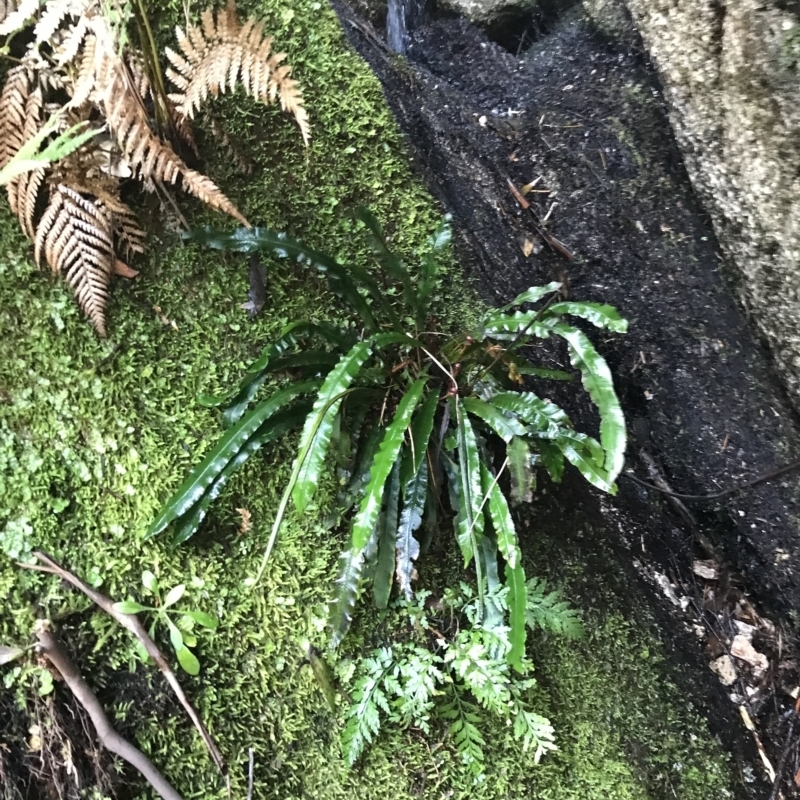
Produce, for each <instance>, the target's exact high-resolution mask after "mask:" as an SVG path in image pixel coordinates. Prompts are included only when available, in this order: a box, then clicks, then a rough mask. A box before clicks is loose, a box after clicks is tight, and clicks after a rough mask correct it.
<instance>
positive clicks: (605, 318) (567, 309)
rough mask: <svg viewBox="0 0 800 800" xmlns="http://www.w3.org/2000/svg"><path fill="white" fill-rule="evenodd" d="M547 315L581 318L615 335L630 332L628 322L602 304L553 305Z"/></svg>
mask: <svg viewBox="0 0 800 800" xmlns="http://www.w3.org/2000/svg"><path fill="white" fill-rule="evenodd" d="M545 314H546V315H547V316H556V315H558V314H570V315H571V316H573V317H581V318H582V319H585V320H587V321H588V322H591V323H592V325H595V326H596V327H598V328H607V329H608V330H610V331H614V332H615V333H626V332H627V330H628V321H627V320H626V319H623V318H622V317H621V316H620V315H619V313H618V311H617V309H616V308H614V306H607V305H604V304H602V303H590V302H585V303H576V302H564V303H553V305H551V306H550V308H548V309H547V311H546V312H545Z"/></svg>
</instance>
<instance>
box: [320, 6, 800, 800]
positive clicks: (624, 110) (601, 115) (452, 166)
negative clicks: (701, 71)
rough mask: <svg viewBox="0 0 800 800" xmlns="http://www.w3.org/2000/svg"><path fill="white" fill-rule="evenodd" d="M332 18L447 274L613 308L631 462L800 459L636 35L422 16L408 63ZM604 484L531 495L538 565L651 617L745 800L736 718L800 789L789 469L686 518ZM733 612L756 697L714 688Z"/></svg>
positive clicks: (722, 477)
mask: <svg viewBox="0 0 800 800" xmlns="http://www.w3.org/2000/svg"><path fill="white" fill-rule="evenodd" d="M333 5H334V7H335V9H336V10H337V13H338V14H339V16H340V18H341V20H342V24H343V27H344V29H345V31H346V33H347V35H348V36H349V38H350V40H351V42H352V44H353V46H354V47H355V48H356V49H357V50H358V51H359V52H360V53H361V55H362V56H363V57H364V58H365V59H366V60H367V61H368V62H369V64H370V65H371V67H372V68H373V70H374V71H375V73H376V74H377V75H378V77H379V78H380V80H381V82H382V84H383V86H384V91H385V94H386V97H387V100H388V102H389V104H390V105H391V107H392V109H393V111H394V113H395V115H396V117H397V120H398V122H399V124H400V126H401V127H402V129H403V130H404V132H405V134H406V137H407V140H408V143H409V145H410V148H411V150H412V153H413V155H414V159H415V162H416V165H417V168H418V170H419V172H420V174H421V175H422V176H423V177H424V179H425V180H426V182H427V184H428V186H429V188H430V190H431V191H432V193H433V194H434V195H436V196H437V197H438V198H439V199H440V200H441V202H442V204H443V205H444V207H445V209H446V210H447V211H448V212H449V213H451V214H452V215H453V223H454V228H455V231H456V236H455V244H456V250H457V253H458V256H459V259H460V263H461V264H462V266H463V269H464V271H465V273H466V275H467V276H468V278H470V279H471V280H473V281H474V282H475V284H476V285H477V287H478V288H479V290H480V291H481V293H482V294H483V296H484V297H485V299H486V300H487V301H488V302H490V303H493V304H500V303H504V302H508V301H509V300H510V299H511V298H512V297H513V296H514V295H516V294H517V293H518V292H520V291H521V290H523V289H525V288H527V287H528V286H531V285H534V284H541V283H543V282H546V281H549V280H553V279H556V280H561V281H563V282H564V283H565V284H566V285H567V286H568V288H569V292H570V294H571V296H572V297H573V298H575V299H580V300H594V301H601V302H606V303H611V304H613V305H614V306H616V307H617V308H618V309H619V310H620V312H621V313H622V314H623V315H624V316H625V317H626V318H627V319H628V320H629V322H630V330H629V333H628V334H627V335H625V336H618V335H610V336H605V337H602V336H601V337H598V336H596V335H595V336H594V340H595V342H596V343H597V344H598V347H599V349H600V350H601V352H602V353H603V355H604V356H605V357H606V359H607V360H608V362H609V363H610V365H611V368H612V370H613V372H614V375H615V380H616V383H617V387H618V391H619V394H620V395H621V400H622V403H623V408H624V411H625V414H626V417H627V419H628V421H629V423H630V428H631V442H630V444H629V450H628V454H627V461H626V471H629V472H630V473H632V474H634V475H636V476H638V477H639V478H640V479H643V480H650V481H651V480H664V481H666V483H667V485H669V486H671V487H672V488H673V490H675V491H678V492H682V493H686V494H699V495H705V494H711V493H715V492H719V491H720V490H723V489H726V488H728V487H732V486H736V485H739V484H741V483H744V482H746V481H748V480H750V479H751V478H753V477H755V476H758V475H761V474H764V473H767V472H769V471H771V470H773V469H775V468H776V467H778V466H781V465H782V464H786V463H788V462H790V461H792V460H793V459H796V458H797V454H798V453H800V425H799V424H798V417H797V415H796V413H795V412H794V411H793V409H792V408H791V406H790V405H789V402H788V400H787V398H786V396H785V393H784V392H783V390H782V388H781V386H780V383H779V382H778V380H777V378H776V376H775V374H774V373H773V370H772V369H771V366H770V360H769V354H768V352H767V351H766V350H765V349H764V348H763V347H762V346H761V344H760V343H759V342H758V341H757V340H756V339H755V337H754V334H753V332H752V330H751V328H750V327H749V326H748V323H747V320H746V319H745V317H744V316H743V314H742V313H741V311H740V309H739V308H738V306H737V305H736V303H735V300H734V298H733V296H732V294H731V291H730V289H729V287H728V285H727V284H726V281H725V268H724V264H723V262H722V260H721V256H720V255H719V248H718V246H717V243H716V241H715V237H714V233H713V230H712V228H711V224H710V221H709V219H708V217H707V216H706V215H705V213H704V212H703V209H702V207H701V206H700V205H699V203H698V201H697V200H696V198H695V196H694V195H693V193H692V189H691V185H690V182H689V179H688V177H687V175H686V172H685V170H684V167H683V163H682V160H681V156H680V152H679V151H678V148H677V146H676V144H675V141H674V139H673V137H672V134H671V130H670V127H669V119H668V110H667V108H666V105H665V102H664V100H663V96H662V92H661V87H660V85H659V82H658V80H657V76H656V74H655V71H654V69H653V68H652V66H651V65H650V64H649V63H648V60H647V57H646V53H645V52H644V49H643V47H642V45H641V42H640V41H637V39H636V38H635V36H633V35H631V36H630V37H629V38H628V39H625V40H619V39H618V40H610V39H608V38H606V37H604V36H603V35H601V33H600V32H598V31H597V30H596V29H595V28H594V27H593V25H592V24H591V23H590V22H589V21H588V19H587V18H585V16H584V15H583V12H582V9H581V7H580V5H575V4H569V3H567V4H566V6H568V8H567V10H566V11H565V12H564V13H563V14H561V16H558V15H557V14H553V15H551V16H550V17H549V18H548V20H547V21H546V22H547V24H546V25H542V24H539V25H534V24H528V25H527V27H522V28H518V29H517V30H514V31H511V30H505V31H502V32H500V33H499V34H498V32H497V31H495V32H493V33H494V35H495V39H497V40H498V41H500V42H502V43H504V44H505V45H506V47H503V46H501V44H498V41H494V40H493V39H491V38H489V36H487V35H486V34H485V33H484V32H482V31H481V30H478V29H477V28H475V27H474V26H472V25H470V24H469V23H468V22H466V21H465V20H463V19H461V18H456V17H450V16H438V17H437V16H435V15H427V16H424V17H423V18H421V19H419V20H418V22H417V26H416V28H415V30H414V31H413V32H412V33H411V35H410V40H409V42H410V43H409V47H408V51H407V55H406V57H404V58H401V57H399V56H397V55H395V54H393V53H391V52H390V51H389V50H388V49H387V47H386V46H385V44H384V32H383V30H382V28H381V19H380V18H379V17H373V18H370V17H369V15H364V16H360V15H359V13H358V12H359V10H360V9H356V10H354V9H353V8H352V7H351V6H348V5H346V4H344V3H342V2H339V0H333ZM509 46H511V48H512V49H511V50H509V49H508V47H509ZM508 180H511V181H512V182H513V183H514V184H515V185H516V186H517V187H520V186H522V185H524V184H527V183H529V182H531V181H534V180H538V182H537V183H536V186H535V187H534V191H532V192H531V193H530V194H528V195H527V197H528V199H529V200H530V201H531V203H532V205H533V210H534V211H535V212H536V214H537V215H538V218H539V220H545V219H546V220H547V222H546V226H547V229H548V231H549V232H550V233H551V234H552V235H553V236H555V237H557V239H558V241H560V242H561V243H563V244H564V245H565V246H566V248H567V249H568V250H569V252H570V253H571V255H572V259H571V260H568V259H567V258H565V257H564V254H563V253H559V252H557V249H553V248H551V247H548V245H547V244H545V243H544V241H543V240H542V239H541V237H540V236H539V235H538V234H537V232H536V230H535V228H534V226H533V225H532V219H531V218H530V217H529V216H527V215H526V214H523V213H522V212H521V211H520V208H519V206H518V204H517V202H516V201H515V200H514V198H513V197H512V195H511V193H510V191H509V188H508V185H507V181H508ZM540 190H549V191H540ZM531 250H532V252H530V251H531ZM526 252H530V255H526V254H525V253H526ZM548 391H549V389H548ZM552 392H553V394H551V395H549V396H551V397H553V399H559V401H560V402H562V403H564V404H565V405H567V406H568V407H569V410H570V412H571V415H572V416H573V419H574V420H575V421H576V426H578V427H584V426H591V425H596V420H595V419H594V416H593V412H592V409H591V408H590V407H589V405H588V403H586V404H581V405H576V404H575V401H574V400H572V401H570V399H569V393H565V394H564V396H563V397H562V396H561V394H560V393H559V390H558V388H557V387H552ZM570 402H571V403H572V405H570ZM619 484H620V491H619V494H618V495H617V496H616V497H614V498H609V497H605V496H600V495H598V494H597V493H596V492H595V491H594V490H592V489H591V488H587V486H585V485H584V484H583V482H581V481H578V480H571V479H567V480H565V482H564V484H563V485H562V486H560V487H559V488H558V490H557V491H550V492H546V493H540V495H539V497H538V498H537V500H536V503H535V508H534V511H533V519H535V523H536V525H535V527H536V530H537V531H538V532H539V533H541V532H547V533H548V534H550V536H549V539H550V541H551V542H556V543H557V547H554V548H552V549H551V552H553V553H557V552H558V548H569V549H571V550H575V551H576V552H579V553H580V554H581V558H583V560H584V561H585V562H586V563H587V564H591V565H592V569H593V570H595V572H596V574H597V576H598V581H600V582H604V583H606V584H610V585H613V586H614V587H615V591H616V592H617V594H618V596H619V597H620V598H621V602H624V603H627V604H628V605H629V608H630V610H631V612H635V609H637V608H639V607H646V608H647V609H648V610H649V611H650V612H651V613H652V614H653V615H655V617H656V619H657V620H658V622H659V635H660V636H661V638H662V639H663V640H664V641H665V642H666V643H667V645H668V649H669V650H670V652H671V653H672V654H673V656H674V665H673V666H674V669H675V673H676V677H677V680H678V681H679V683H680V684H681V686H682V688H683V690H684V691H685V692H686V695H687V697H689V698H690V699H691V701H692V702H693V703H694V704H695V705H696V707H697V708H698V709H700V710H701V712H702V713H703V714H704V716H705V717H706V719H707V720H708V724H709V727H710V729H711V730H712V731H713V732H714V733H715V734H716V735H718V736H719V738H720V739H721V740H722V741H723V742H724V744H725V745H726V747H727V748H728V749H729V750H730V751H731V752H732V753H733V754H734V757H735V758H736V760H737V763H738V764H739V766H740V771H741V774H742V776H743V780H742V785H741V796H742V797H765V798H766V797H769V796H770V795H771V790H772V787H771V785H770V782H769V781H767V780H766V779H764V778H763V777H759V778H757V779H755V780H753V779H752V777H750V778H748V776H752V775H757V776H762V775H763V768H762V765H761V761H760V757H759V755H758V753H757V750H756V744H755V737H754V736H753V734H752V733H751V732H750V731H748V730H747V728H746V727H745V726H744V724H743V722H742V716H741V712H740V709H739V706H742V707H744V709H745V710H746V711H747V713H748V716H749V717H750V718H751V719H752V720H753V722H754V723H755V725H756V727H757V730H758V732H759V734H760V739H761V741H762V743H763V745H764V747H765V750H766V754H767V756H768V758H769V759H770V761H771V763H772V764H773V765H774V766H775V767H776V768H777V767H779V766H782V768H783V775H784V777H783V780H782V782H781V785H782V791H783V795H782V796H784V797H790V796H798V794H797V789H796V787H795V785H794V781H793V780H792V778H793V777H794V775H795V772H796V770H797V769H798V767H800V764H797V763H795V762H796V761H797V754H796V750H797V748H796V747H790V745H792V741H791V735H792V732H793V731H794V730H795V729H796V727H797V726H795V725H794V718H793V717H792V716H791V712H792V708H793V706H794V700H793V699H792V697H791V696H790V695H789V693H788V692H789V690H790V689H791V688H792V687H793V686H796V685H797V667H796V664H797V659H796V656H795V654H796V652H797V637H796V632H797V623H798V618H797V614H796V611H795V609H798V608H800V578H798V575H800V572H798V567H799V566H800V549H798V546H797V533H798V527H799V525H798V519H799V518H800V514H799V513H798V502H799V501H800V481H799V479H798V473H797V472H793V473H788V474H786V475H783V476H781V477H780V478H778V479H775V480H771V481H767V482H765V483H762V484H760V485H758V486H757V487H754V488H752V489H750V490H748V491H744V492H740V493H737V494H734V495H731V496H729V497H726V498H722V499H720V500H717V501H690V500H686V501H684V506H683V508H681V507H680V506H679V504H677V503H675V502H673V501H671V500H670V499H669V498H667V497H666V496H665V495H663V494H659V493H657V492H654V491H651V490H648V489H645V488H643V487H642V486H640V485H637V484H635V483H633V482H632V481H630V480H628V479H626V478H624V477H622V478H621V479H620V481H619ZM601 544H602V546H601ZM699 560H704V561H708V560H711V561H712V562H713V563H714V564H715V565H717V567H718V569H717V571H716V575H715V577H714V578H713V579H712V580H706V579H703V578H701V577H700V576H698V575H697V574H695V573H694V572H693V569H692V567H693V564H694V563H695V562H697V561H699ZM659 576H661V577H659ZM665 586H668V588H667V589H666V590H665ZM584 588H585V587H584ZM590 588H591V587H589V589H590ZM670 593H672V595H673V597H672V600H671V599H670V598H669V597H668V596H666V595H669V594H670ZM678 595H680V596H682V597H683V598H684V600H683V603H678V604H676V603H675V600H676V598H677V596H678ZM743 609H745V610H746V611H747V613H750V614H751V616H750V617H749V618H750V619H753V618H755V617H759V616H761V617H767V618H769V619H770V620H771V622H772V624H774V626H775V628H774V630H772V635H771V636H770V637H767V638H770V642H769V643H767V642H764V641H762V642H761V643H760V645H759V646H761V647H762V649H764V650H765V651H768V656H769V657H770V667H769V669H768V670H767V672H766V674H764V675H761V676H759V677H758V678H757V679H753V680H751V681H750V683H749V688H748V687H746V686H744V685H742V684H741V683H738V684H734V685H732V686H730V687H727V688H725V687H723V686H722V685H721V684H720V682H719V681H718V680H717V678H716V676H715V675H714V674H713V673H712V672H711V671H710V669H709V662H710V660H711V659H712V658H715V657H717V656H718V655H719V653H720V652H723V651H724V649H725V646H726V645H725V642H726V641H729V640H730V635H732V632H733V631H735V627H734V623H735V622H736V619H735V618H738V619H739V620H740V621H742V619H743V616H747V614H746V613H744V612H743ZM756 609H757V611H756ZM754 615H755V617H754ZM698 625H699V626H700V629H699V630H698V629H697V626H698ZM725 625H727V626H728V630H727V631H725V630H719V629H717V630H712V628H714V626H716V627H717V628H719V626H722V627H725ZM704 627H705V628H706V629H707V630H705V631H704V630H703V628H704ZM769 629H770V627H769V624H767V626H766V630H769ZM715 648H716V649H715ZM720 648H722V650H720ZM731 695H734V699H733V700H732V699H731ZM774 796H775V797H777V796H778V795H777V794H776V795H774Z"/></svg>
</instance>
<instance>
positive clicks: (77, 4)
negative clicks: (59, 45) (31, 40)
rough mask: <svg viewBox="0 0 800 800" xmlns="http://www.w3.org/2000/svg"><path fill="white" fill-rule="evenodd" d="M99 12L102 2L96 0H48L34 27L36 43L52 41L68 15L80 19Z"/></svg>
mask: <svg viewBox="0 0 800 800" xmlns="http://www.w3.org/2000/svg"><path fill="white" fill-rule="evenodd" d="M36 5H37V6H38V5H39V3H38V2H37V4H36ZM99 13H101V9H100V4H99V3H98V2H96V0H48V1H47V3H45V6H44V9H43V10H42V12H41V14H39V21H38V22H37V23H36V27H35V28H34V29H33V34H34V36H35V37H36V43H37V44H41V43H42V42H50V41H51V40H52V39H53V37H54V36H55V34H56V31H58V30H59V28H61V26H62V24H63V23H64V21H65V20H66V19H67V17H74V18H75V19H76V20H78V21H80V19H81V18H83V17H88V16H90V15H93V14H99Z"/></svg>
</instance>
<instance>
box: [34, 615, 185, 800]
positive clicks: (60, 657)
mask: <svg viewBox="0 0 800 800" xmlns="http://www.w3.org/2000/svg"><path fill="white" fill-rule="evenodd" d="M35 632H36V636H37V638H38V639H39V647H40V648H41V651H42V654H43V655H44V656H45V657H46V658H47V660H48V661H50V663H51V664H52V665H53V666H54V667H55V668H56V669H57V670H58V671H59V672H60V673H61V677H63V678H64V682H65V683H66V684H67V686H69V688H70V691H71V692H72V693H73V694H74V695H75V699H76V700H77V701H78V702H79V703H80V704H81V705H82V706H83V707H84V708H85V709H86V713H87V714H88V715H89V718H90V719H91V720H92V724H93V725H94V727H95V729H96V730H97V738H98V739H99V740H100V743H101V744H102V745H103V746H104V747H105V748H106V749H107V750H110V751H111V752H112V753H116V754H117V755H118V756H119V757H120V758H122V759H124V760H125V761H127V762H128V763H129V764H130V765H131V766H132V767H134V768H135V769H137V770H138V771H139V772H140V773H141V774H142V776H143V777H144V779H145V780H146V781H147V782H148V783H149V784H150V785H151V786H152V787H153V789H155V790H156V792H157V793H158V794H159V795H160V796H161V797H163V798H164V800H183V798H182V797H181V795H179V794H178V792H176V791H175V789H173V788H172V785H171V784H170V783H169V781H168V780H167V779H166V778H165V777H164V776H163V775H162V774H161V773H160V772H159V771H158V769H157V768H156V766H155V765H154V764H153V762H152V761H150V759H149V758H148V757H147V756H146V755H145V754H144V753H143V752H142V751H141V750H139V749H137V748H136V747H135V746H134V745H132V744H131V743H130V742H129V741H128V740H127V739H123V738H122V737H121V736H120V735H119V734H118V733H117V732H116V731H115V730H114V728H113V727H112V725H111V723H110V722H109V720H108V717H107V716H106V712H105V711H104V710H103V707H102V706H101V705H100V701H99V700H98V699H97V697H96V696H95V694H94V692H93V691H92V690H91V689H90V688H89V685H88V684H87V683H86V681H85V680H84V679H83V678H82V677H81V674H80V672H79V671H78V668H77V667H76V666H75V664H74V663H73V662H72V659H70V657H69V655H68V654H67V651H66V650H65V649H64V646H63V644H62V643H61V642H60V640H59V639H58V637H57V636H56V635H55V634H53V633H52V632H51V631H50V626H49V623H48V622H47V621H45V620H39V621H38V622H37V623H36V627H35Z"/></svg>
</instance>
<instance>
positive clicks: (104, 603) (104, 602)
mask: <svg viewBox="0 0 800 800" xmlns="http://www.w3.org/2000/svg"><path fill="white" fill-rule="evenodd" d="M33 555H34V556H36V558H37V559H38V560H39V561H41V562H42V564H40V565H36V564H20V565H19V566H21V567H24V568H26V569H33V570H37V571H38V572H48V573H50V574H51V575H57V576H58V577H59V578H61V579H62V580H65V581H67V583H71V584H72V585H73V586H74V587H75V588H76V589H80V591H82V592H83V593H84V594H85V595H86V596H87V597H88V598H89V599H90V600H92V601H93V602H94V603H95V605H97V606H99V607H100V608H102V609H103V611H105V612H106V614H108V615H109V616H111V617H113V618H114V619H115V620H116V621H117V622H118V623H119V624H120V625H122V627H123V628H127V629H128V630H129V631H130V632H131V633H132V634H133V635H134V636H135V637H136V638H137V639H138V640H139V641H140V642H141V643H142V645H143V646H144V649H145V650H147V654H148V655H149V656H150V658H152V659H153V661H155V663H156V666H157V667H158V668H159V669H160V670H161V674H162V675H163V676H164V677H165V678H166V679H167V683H169V685H170V686H171V687H172V691H173V692H175V695H176V696H177V698H178V700H179V701H180V704H181V705H182V706H183V709H184V711H186V714H187V715H188V717H189V719H191V721H192V722H193V723H194V726H195V728H197V731H198V732H199V734H200V736H201V737H202V739H203V742H204V743H205V746H206V748H207V749H208V752H209V754H210V755H211V759H212V761H213V762H214V763H215V764H216V766H217V769H219V771H220V772H221V773H223V774H225V771H226V768H225V760H224V759H223V758H222V754H221V753H220V752H219V749H218V748H217V745H216V744H215V742H214V740H213V739H212V738H211V734H210V733H209V732H208V730H207V729H206V726H205V725H204V724H203V721H202V720H201V719H200V717H199V716H198V714H197V711H195V710H194V707H193V706H192V704H191V703H190V702H189V699H188V698H187V697H186V695H185V694H184V692H183V688H182V687H181V685H180V683H179V682H178V678H177V676H176V675H175V673H174V672H173V670H172V667H170V665H169V662H168V661H167V659H166V658H165V657H164V654H163V653H162V652H161V650H159V648H158V645H157V644H156V643H155V642H154V641H153V640H152V639H151V638H150V635H149V634H148V633H147V631H146V630H145V629H144V625H142V623H141V622H140V621H139V618H138V617H137V616H136V615H135V614H122V613H120V612H119V611H116V610H115V609H114V601H113V600H112V599H111V598H110V597H106V596H105V595H104V594H100V592H97V591H95V590H94V589H92V588H91V587H90V586H87V585H86V584H85V583H84V582H83V581H82V580H81V579H80V578H78V577H77V576H76V575H73V574H72V573H71V572H70V571H69V570H67V569H65V568H64V567H62V566H61V564H59V563H58V562H57V561H56V560H55V559H53V558H51V557H50V556H49V555H47V554H46V553H43V552H41V551H40V550H35V551H34V553H33Z"/></svg>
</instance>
